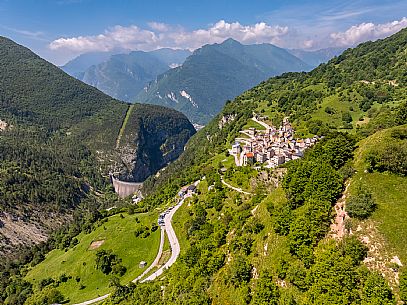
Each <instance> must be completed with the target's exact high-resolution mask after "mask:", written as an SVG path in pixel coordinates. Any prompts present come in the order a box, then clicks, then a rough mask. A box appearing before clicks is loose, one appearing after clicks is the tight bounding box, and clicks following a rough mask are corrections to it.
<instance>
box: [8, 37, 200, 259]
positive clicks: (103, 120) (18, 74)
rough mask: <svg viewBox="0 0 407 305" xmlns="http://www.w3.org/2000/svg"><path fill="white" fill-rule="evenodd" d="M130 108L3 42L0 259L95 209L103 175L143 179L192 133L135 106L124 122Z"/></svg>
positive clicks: (181, 120)
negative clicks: (81, 209)
mask: <svg viewBox="0 0 407 305" xmlns="http://www.w3.org/2000/svg"><path fill="white" fill-rule="evenodd" d="M129 109H130V106H129V105H128V104H126V103H123V102H120V101H117V100H114V99H112V98H111V97H109V96H107V95H105V94H103V93H102V92H100V91H99V90H97V89H95V88H93V87H91V86H89V85H86V84H84V83H82V82H80V81H78V80H76V79H74V78H72V77H70V76H68V75H67V74H65V73H64V72H62V71H61V70H60V69H59V68H57V67H55V66H53V65H51V64H50V63H48V62H46V61H45V60H43V59H41V58H40V57H38V56H37V55H35V54H34V53H32V52H31V51H30V50H28V49H26V48H24V47H22V46H20V45H18V44H16V43H14V42H12V41H11V40H9V39H7V38H3V37H1V38H0V120H1V123H2V124H1V125H2V128H1V129H0V148H1V154H0V177H1V179H0V224H1V225H0V234H1V240H0V246H1V249H0V251H1V253H2V254H3V253H4V252H5V251H6V252H8V253H11V250H12V249H13V247H14V246H16V245H17V244H29V243H31V242H33V241H34V242H39V241H43V240H44V239H46V237H47V235H48V233H49V232H50V230H51V229H53V228H55V227H58V226H60V225H61V224H63V223H66V222H67V220H69V219H70V218H72V212H73V210H74V209H75V208H77V207H78V206H80V205H81V204H82V203H83V204H84V205H89V206H92V208H95V207H97V206H98V205H100V204H101V203H102V201H103V200H98V199H95V198H93V195H92V193H93V191H96V190H97V191H104V190H105V189H106V188H107V187H108V181H107V179H106V178H103V177H102V175H104V177H106V175H107V174H108V172H109V171H112V170H115V171H117V172H118V173H119V175H120V174H123V176H124V177H126V178H127V179H128V180H131V181H134V180H136V181H142V180H144V179H145V178H146V177H147V176H148V175H150V174H152V173H154V172H155V171H157V170H158V169H160V168H162V167H163V166H165V165H166V164H167V163H168V162H170V161H172V160H174V159H175V158H176V157H177V156H178V155H179V153H180V152H182V150H183V147H184V145H185V143H186V141H187V140H188V138H189V137H190V136H191V135H192V134H193V133H194V132H195V130H194V128H193V126H192V125H191V124H190V123H189V121H188V120H187V118H186V117H185V116H183V115H182V114H180V113H177V112H176V111H174V110H170V109H165V108H163V107H157V106H148V105H135V106H134V109H133V111H132V112H131V113H130V114H129V115H128V116H127V117H126V114H127V113H128V111H129ZM125 118H127V120H125ZM120 130H123V135H124V136H123V139H122V141H120V143H117V138H118V135H119V133H120ZM128 147H130V148H128ZM126 149H127V150H126ZM132 167H135V168H137V169H139V170H138V171H132V170H131V168H132ZM10 246H11V247H10Z"/></svg>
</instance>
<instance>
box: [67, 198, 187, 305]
mask: <svg viewBox="0 0 407 305" xmlns="http://www.w3.org/2000/svg"><path fill="white" fill-rule="evenodd" d="M184 201H185V198H184V199H182V200H181V201H180V202H179V203H178V204H177V205H176V206H174V208H173V209H172V210H171V211H170V212H169V213H168V214H167V215H165V217H164V224H165V226H164V227H161V240H160V247H159V249H158V254H157V256H156V258H155V260H154V262H153V263H152V264H151V265H150V266H149V267H148V268H147V269H146V270H145V271H144V272H143V273H142V274H141V275H139V276H138V277H137V278H135V279H134V280H133V282H137V281H139V280H140V279H141V278H143V277H144V276H145V275H146V274H147V273H148V272H149V271H150V270H151V269H152V268H153V267H155V266H156V265H157V264H158V262H159V260H160V258H161V255H162V252H163V248H164V237H165V234H164V231H165V232H166V233H167V236H168V240H169V242H170V246H171V257H170V259H169V260H168V261H167V262H166V263H165V264H164V265H163V266H162V267H161V268H160V269H158V270H157V271H155V272H154V273H153V274H151V275H150V276H148V277H147V278H145V279H143V280H141V281H140V283H144V282H147V281H152V280H154V279H155V278H157V277H158V276H160V275H161V274H163V272H164V271H165V270H166V269H168V268H169V267H171V265H172V264H174V263H175V261H176V260H177V258H178V256H179V253H180V251H181V248H180V245H179V241H178V238H177V236H176V235H175V231H174V229H173V227H172V225H171V220H172V217H173V216H174V214H175V212H176V211H177V210H178V209H179V208H180V207H181V205H182V204H183V203H184ZM109 295H110V293H108V294H105V295H103V296H100V297H97V298H95V299H92V300H89V301H85V302H82V303H78V304H73V305H90V304H94V303H97V302H100V301H103V300H104V299H106V298H108V297H109Z"/></svg>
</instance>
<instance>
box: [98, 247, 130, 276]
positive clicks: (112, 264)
mask: <svg viewBox="0 0 407 305" xmlns="http://www.w3.org/2000/svg"><path fill="white" fill-rule="evenodd" d="M121 261H122V260H121V258H119V257H118V256H117V255H116V254H114V253H113V252H112V250H98V251H97V252H96V269H98V270H101V271H102V272H103V273H104V274H110V273H111V272H113V273H114V274H119V275H120V276H122V275H124V273H126V267H124V266H122V265H121V264H120V263H121Z"/></svg>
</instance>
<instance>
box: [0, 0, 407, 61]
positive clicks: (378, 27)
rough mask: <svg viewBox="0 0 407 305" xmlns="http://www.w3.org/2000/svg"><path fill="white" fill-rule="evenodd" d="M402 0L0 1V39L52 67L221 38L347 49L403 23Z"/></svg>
mask: <svg viewBox="0 0 407 305" xmlns="http://www.w3.org/2000/svg"><path fill="white" fill-rule="evenodd" d="M406 17H407V1H405V0H394V1H387V0H381V1H376V0H374V1H366V0H354V1H348V0H342V1H337V0H328V1H327V0H325V1H309V0H297V1H287V0H286V1H282V0H275V1H270V0H269V1H266V0H251V1H248V0H233V1H232V0H229V1H226V0H217V1H214V0H205V1H202V0H201V1H196V0H189V1H180V0H178V1H169V0H167V1H165V0H150V1H139V0H115V1H105V0H54V1H51V0H24V1H23V0H0V35H3V36H6V37H9V38H11V39H13V40H15V41H17V42H18V43H21V44H23V45H25V46H27V47H29V48H31V49H32V50H33V51H35V52H36V53H38V54H39V55H40V56H42V57H44V58H46V59H47V60H49V61H51V62H53V63H55V64H63V63H64V62H66V61H67V60H69V59H71V58H73V57H75V56H77V55H79V54H81V53H85V52H89V51H109V50H112V49H129V50H130V49H140V50H152V49H156V48H160V47H173V48H189V49H195V48H198V47H200V46H201V45H203V44H206V43H215V42H221V41H223V40H224V39H226V38H228V37H232V38H235V39H237V40H239V41H241V42H243V43H263V42H266V43H274V44H276V45H278V46H281V47H287V48H309V49H317V48H323V47H331V46H340V47H343V46H352V45H355V44H357V43H360V42H362V41H366V40H371V39H373V40H374V39H378V38H382V37H386V36H388V35H391V34H393V33H394V32H396V31H398V30H400V29H401V28H403V27H406V26H407V18H406Z"/></svg>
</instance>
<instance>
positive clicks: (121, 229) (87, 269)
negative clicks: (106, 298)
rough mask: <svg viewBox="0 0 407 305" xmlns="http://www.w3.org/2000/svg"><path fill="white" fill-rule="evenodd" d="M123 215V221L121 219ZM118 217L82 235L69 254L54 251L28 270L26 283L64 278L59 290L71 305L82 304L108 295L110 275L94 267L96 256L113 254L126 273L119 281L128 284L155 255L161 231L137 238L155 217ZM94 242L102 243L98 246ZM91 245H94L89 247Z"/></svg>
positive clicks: (154, 215) (136, 215) (67, 252)
mask: <svg viewBox="0 0 407 305" xmlns="http://www.w3.org/2000/svg"><path fill="white" fill-rule="evenodd" d="M120 215H123V218H122V217H121V216H120ZM120 215H119V214H117V215H114V216H111V217H109V218H106V219H105V221H103V222H101V223H100V224H99V226H98V227H97V228H96V229H95V230H94V231H92V232H91V233H89V234H86V233H81V234H79V235H78V236H77V237H76V238H77V241H78V243H77V245H75V246H74V247H72V248H70V249H69V250H67V251H65V250H60V249H55V250H53V251H51V252H50V253H48V254H47V256H46V257H45V260H44V261H43V262H41V263H40V264H38V265H36V266H35V267H33V268H30V269H29V270H28V273H27V275H26V277H25V279H26V280H27V281H30V282H32V283H33V284H34V287H36V286H37V285H39V283H40V282H41V281H44V280H46V279H50V278H51V279H53V280H55V281H58V280H59V279H60V278H61V277H62V276H63V275H65V276H66V277H67V278H68V279H67V280H66V281H62V282H60V283H58V290H60V291H61V292H62V294H63V295H64V296H65V297H66V298H68V299H69V300H70V302H71V303H77V302H83V301H86V300H89V299H92V298H96V297H98V296H100V295H104V294H106V293H108V292H109V291H110V289H109V281H110V279H111V276H112V274H110V275H105V274H103V273H102V271H101V270H97V269H96V267H95V259H96V252H97V251H100V250H112V252H113V253H114V254H116V255H117V256H118V257H119V258H121V259H122V265H123V266H124V267H126V269H127V271H126V272H125V274H124V275H123V276H120V279H121V280H122V281H124V282H130V281H132V280H133V279H135V278H136V277H137V276H138V275H140V274H141V273H142V272H143V270H144V269H141V268H139V263H140V262H141V261H146V262H147V263H148V264H149V265H150V264H151V263H152V262H153V261H154V258H155V256H156V255H157V252H158V245H159V240H160V230H159V229H158V228H157V230H156V231H154V232H152V234H151V235H150V236H148V237H147V238H142V237H136V236H135V235H134V232H135V230H136V228H138V227H140V226H147V227H149V228H150V227H151V224H152V223H155V222H156V219H157V214H156V213H154V214H133V215H128V214H120ZM94 242H101V243H102V244H101V245H100V246H98V245H97V244H96V245H95V243H94ZM92 243H94V244H93V245H92Z"/></svg>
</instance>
